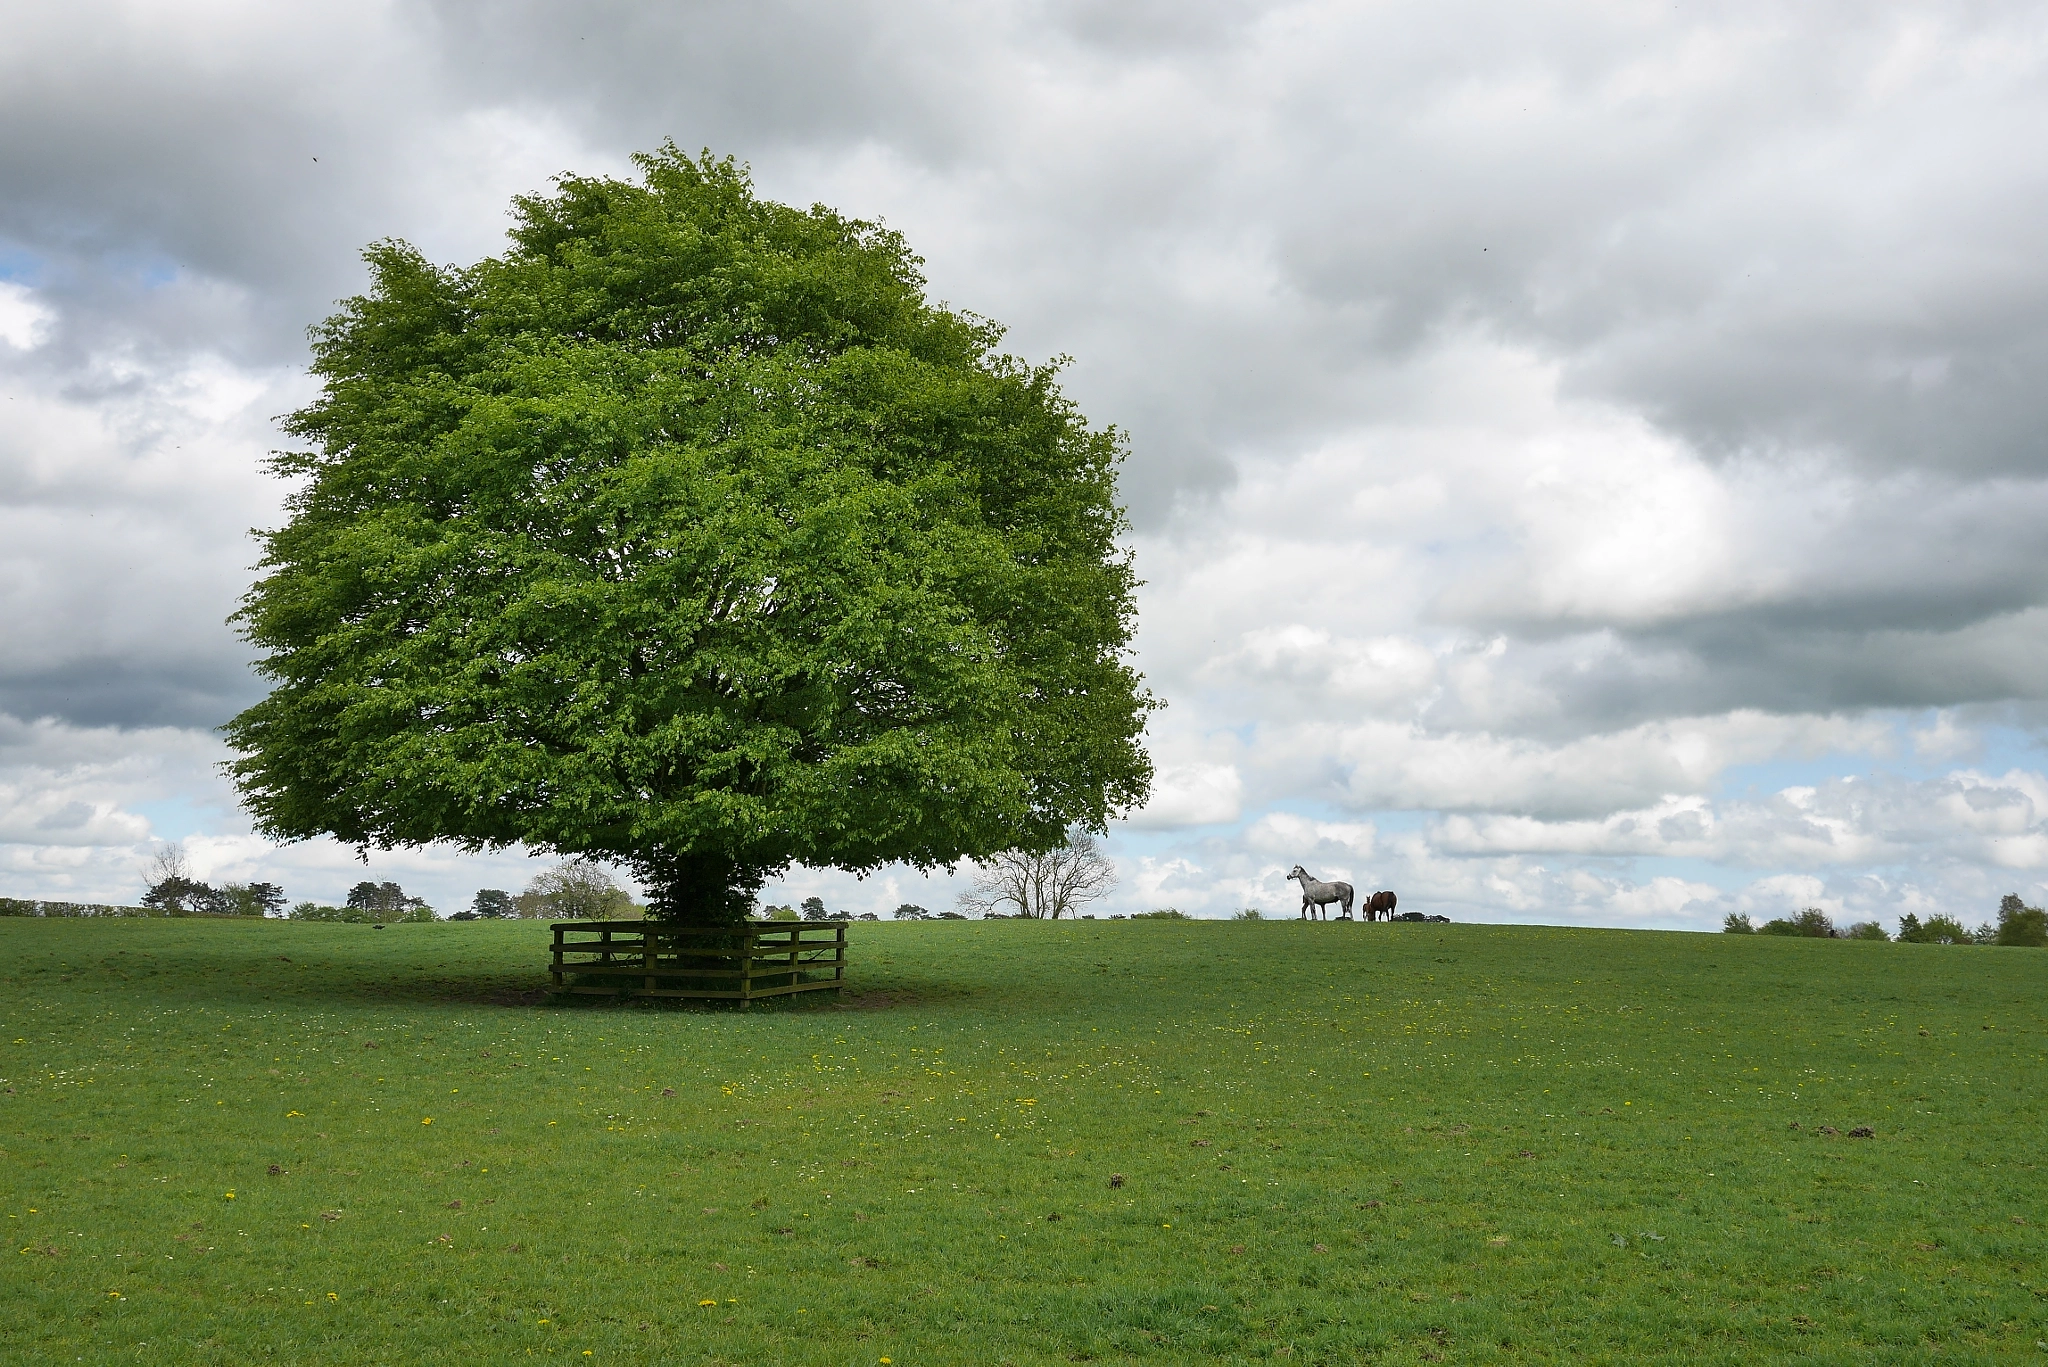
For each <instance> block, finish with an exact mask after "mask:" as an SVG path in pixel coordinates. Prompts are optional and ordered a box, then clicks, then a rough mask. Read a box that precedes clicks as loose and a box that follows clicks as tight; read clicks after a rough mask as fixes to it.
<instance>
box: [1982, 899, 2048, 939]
mask: <svg viewBox="0 0 2048 1367" xmlns="http://www.w3.org/2000/svg"><path fill="white" fill-rule="evenodd" d="M1992 943H1993V944H2000V945H2025V946H2032V947H2034V948H2037V949H2038V948H2041V947H2043V946H2048V911H2043V910H2042V909H2041V908H2040V907H2030V906H2028V905H2027V904H2026V903H2024V902H2022V901H2021V900H2020V899H2019V895H2018V894H2017V893H2007V894H2006V895H2005V897H2004V899H2003V900H2002V901H2000V902H1999V904H1998V928H1997V930H1996V932H1995V933H1994V934H1993V936H1992Z"/></svg>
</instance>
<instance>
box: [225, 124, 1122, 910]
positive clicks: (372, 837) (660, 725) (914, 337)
mask: <svg viewBox="0 0 2048 1367" xmlns="http://www.w3.org/2000/svg"><path fill="white" fill-rule="evenodd" d="M637 162H638V166H639V170H640V173H641V175H640V179H639V180H638V181H637V182H624V181H619V180H613V179H589V178H582V177H574V176H565V177H563V178H561V179H560V180H558V181H557V183H556V189H555V192H554V193H552V194H549V195H543V196H533V197H528V198H522V199H519V200H517V201H515V204H514V210H513V219H514V224H513V227H512V230H511V244H510V248H509V250H508V251H507V252H506V253H505V254H504V255H503V256H501V257H492V258H487V259H485V260H483V261H480V262H478V263H476V264H475V265H473V266H468V267H459V268H458V267H445V268H444V267H437V266H434V265H432V264H430V263H429V262H428V261H427V260H426V259H425V258H424V257H423V256H422V255H421V254H420V253H419V252H417V251H416V250H414V249H413V248H412V247H410V246H407V245H406V244H404V243H401V242H383V243H379V244H376V245H374V246H372V247H371V248H370V249H368V251H367V252H366V253H365V257H366V260H367V261H368V263H369V266H370V270H371V277H372V278H371V284H370V288H369V289H368V291H367V292H366V293H365V294H363V295H361V296H360V297H357V298H353V299H349V300H346V301H344V303H343V304H342V305H341V308H340V310H339V312H337V313H336V314H335V315H334V316H333V317H331V318H329V319H328V320H327V321H326V322H325V323H323V324H321V325H320V326H318V327H317V328H315V329H314V330H313V350H314V364H313V370H314V372H315V374H316V375H317V376H319V378H320V379H321V380H322V381H323V387H322V390H321V392H320V395H319V397H318V398H317V399H315V400H314V401H313V402H312V403H310V404H309V405H308V406H307V407H305V408H304V409H302V410H300V411H299V412H297V413H295V414H293V415H291V416H290V417H289V418H288V419H287V420H286V424H285V425H286V430H287V431H288V432H289V433H290V434H291V435H293V436H294V437H296V438H298V439H300V441H301V442H302V443H303V444H304V449H298V450H292V451H287V452H282V453H279V454H278V455H276V456H274V457H273V461H272V463H273V468H274V469H275V471H276V473H278V474H279V475H281V476H283V477H286V478H288V479H291V480H294V481H296V488H295V489H294V492H293V493H292V495H291V498H290V501H289V519H288V521H287V522H286V524H285V525H284V526H282V527H280V528H278V529H276V530H274V531H272V532H269V533H267V534H266V536H265V538H264V555H263V559H262V562H261V566H260V570H261V574H262V577H261V578H260V579H259V580H258V582H257V583H256V584H255V586H254V587H253V588H252V589H251V591H250V592H249V594H248V596H247V598H246V599H245V600H244V603H243V606H242V609H241V611H240V612H239V613H238V614H237V615H236V621H237V623H238V625H239V626H240V628H241V630H242V632H243V633H244V636H245V638H246V639H247V640H248V641H250V642H251V643H252V644H254V645H255V646H256V647H257V648H258V649H259V650H260V651H261V652H262V654H261V658H260V660H259V661H258V668H259V669H260V670H261V672H262V673H263V674H264V675H265V676H266V677H267V678H268V679H269V680H270V681H271V683H272V690H271V692H270V694H269V696H267V697H266V698H265V699H264V700H263V701H261V702H259V703H257V704H256V705H255V706H253V707H251V708H249V709H248V710H247V711H245V712H243V713H242V714H241V715H240V716H238V717H236V718H235V719H234V720H233V721H232V722H230V723H229V724H228V725H227V727H226V728H225V730H226V732H227V735H228V739H229V741H230V743H231V745H232V746H233V747H234V748H235V750H236V751H237V752H238V753H239V756H240V757H239V758H237V759H235V760H232V761H230V762H229V765H228V767H229V770H230V772H231V773H232V775H233V776H234V778H235V780H236V782H237V784H238V786H239V787H240V789H241V792H242V794H243V798H244V801H245V802H246V804H247V805H248V807H249V809H250V811H251V812H252V813H253V814H254V816H255V818H256V820H257V822H258V825H259V827H260V828H261V829H262V830H263V831H264V832H265V833H266V834H268V835H271V836H273V837H275V838H279V839H286V840H293V839H305V838H310V837H313V836H318V835H323V834H331V835H334V836H336V837H338V838H339V839H341V840H343V841H346V842H349V843H351V844H355V845H357V846H359V847H363V848H368V847H371V846H375V847H378V848H391V847H395V846H401V845H423V844H430V843H434V842H442V841H447V842H453V843H454V844H456V845H458V846H460V847H463V848H467V849H483V848H496V847H503V846H507V845H510V844H513V843H516V842H524V843H525V844H527V845H530V846H534V847H537V848H543V849H550V850H554V851H557V852H560V853H562V854H565V855H572V856H574V855H587V856H593V857H599V858H607V859H616V860H619V861H621V862H624V863H625V864H627V865H628V866H629V867H630V868H632V869H633V871H634V872H635V874H636V875H637V876H638V878H639V879H640V880H641V882H642V883H643V885H644V886H645V887H646V888H647V890H648V894H649V898H650V901H651V903H652V905H653V907H654V909H655V910H656V911H657V912H659V913H660V914H664V915H670V916H679V917H685V918H689V919H695V920H703V921H707V922H711V923H721V922H726V921H730V920H734V919H736V918H737V917H738V916H740V915H741V914H743V912H744V910H745V908H746V907H747V905H748V904H749V903H750V902H751V900H752V897H753V894H754V893H755V891H757V890H758V888H759V887H760V885H761V883H762V882H763V881H765V879H766V878H768V877H770V876H772V875H773V874H774V873H776V872H778V871H779V870H781V869H783V868H785V867H787V866H788V865H789V864H791V863H792V862H796V861H802V862H805V863H809V864H813V865H823V866H837V867H840V868H845V869H851V870H855V871H861V870H867V869H872V868H874V867H877V866H879V865H882V864H885V863H888V862H892V861H905V862H908V863H911V864H913V865H916V866H919V867H925V868H929V867H932V866H934V865H939V864H950V863H952V862H954V861H956V860H959V859H962V858H981V857H986V856H989V855H993V854H995V853H997V852H999V851H1002V850H1006V849H1012V848H1027V849H1047V848H1051V847H1053V846H1055V845H1057V844H1059V843H1060V842H1061V841H1062V840H1063V839H1064V838H1065V835H1066V832H1067V831H1068V829H1069V828H1070V827H1075V826H1079V827H1082V828H1085V829H1093V830H1100V829H1102V828H1103V826H1104V825H1105V823H1106V822H1107V820H1108V819H1109V817H1110V816H1111V815H1113V814H1115V813H1116V812H1117V811H1120V810H1122V809H1125V808H1128V807H1130V806H1132V805H1135V804H1136V803H1138V802H1141V801H1142V800H1143V798H1144V795H1145V792H1146V789H1147V787H1148V784H1149V782H1150V777H1151V770H1150V765H1149V762H1148V761H1147V759H1146V756H1145V754H1144V751H1143V748H1142V744H1141V742H1142V733H1143V727H1144V718H1145V713H1146V711H1147V710H1148V709H1149V708H1150V707H1151V706H1152V705H1153V703H1152V701H1151V699H1150V698H1149V696H1148V695H1147V694H1146V693H1145V692H1144V690H1143V688H1142V684H1141V681H1140V679H1139V678H1138V676H1137V674H1136V673H1135V672H1134V671H1133V669H1132V668H1131V667H1130V665H1129V663H1128V661H1127V658H1126V657H1127V653H1128V646H1129V642H1130V638H1131V633H1132V630H1133V627H1134V624H1135V610H1134V607H1133V603H1132V590H1133V586H1134V582H1135V581H1134V579H1133V575H1132V569H1131V566H1130V563H1129V560H1128V557H1127V556H1126V555H1125V554H1124V553H1123V552H1122V551H1121V550H1120V549H1119V547H1118V544H1117V539H1118V537H1119V536H1120V534H1121V533H1122V532H1123V531H1124V530H1125V524H1124V519H1123V514H1122V510H1121V509H1120V508H1119V506H1118V504H1117V501H1116V489H1115V478H1116V470H1117V466H1118V464H1119V462H1120V460H1121V457H1122V443H1121V439H1120V437H1119V436H1118V434H1117V433H1116V432H1115V431H1114V430H1113V429H1112V430H1098V429H1093V428H1091V427H1090V426H1089V425H1088V423H1087V421H1086V420H1085V418H1084V417H1083V416H1082V415H1081V414H1080V413H1079V412H1078V411H1077V409H1076V408H1075V406H1074V405H1073V404H1072V403H1071V401H1069V400H1068V399H1067V398H1066V397H1065V396H1064V395H1063V394H1062V393H1061V392H1060V389H1059V387H1058V384H1057V382H1056V366H1053V365H1044V366H1038V365H1031V364H1027V363H1025V362H1023V361H1020V360H1018V359H1016V358H1014V357H1011V356H1008V355H1006V354H1003V353H1002V352H1001V351H1000V350H999V349H998V345H999V341H1000V337H1001V330H1000V329H999V328H998V327H997V326H996V325H995V324H993V323H990V322H988V321H986V320H984V319H981V318H977V317H975V316H973V315H970V314H966V313H962V312H958V311H954V310H951V309H948V308H946V307H942V306H939V305H935V304H933V303H931V302H929V301H927V300H926V298H925V296H924V281H923V278H922V276H921V275H920V271H919V267H920V264H921V263H920V262H919V260H918V259H917V258H916V257H915V256H913V255H911V253H910V251H909V249H908V248H907V246H906V245H905V243H904V242H903V240H902V239H901V238H900V237H899V236H898V235H897V234H895V233H894V232H891V231H889V230H887V229H884V228H882V227H879V226H877V225H874V224H870V223H864V222H859V221H856V220H852V219H847V218H843V217H841V216H840V215H838V214H837V213H834V212H833V211H831V210H830V209H827V208H824V207H822V206H817V207H813V208H811V209H809V210H798V209H794V208H790V207H788V206H784V205H780V204H775V203H771V202H768V201H765V200H762V199H760V198H758V197H756V196H755V194H754V193H753V188H752V185H751V183H750V181H749V178H748V176H747V174H746V172H745V171H744V169H743V168H740V167H738V166H736V165H735V164H734V163H733V162H732V161H730V160H729V159H728V160H719V159H715V158H713V157H712V156H711V155H710V154H708V153H707V154H704V155H702V156H700V157H694V158H693V157H690V156H687V155H684V154H682V153H680V152H679V151H678V150H677V149H676V148H675V147H674V146H673V144H669V145H666V146H664V147H663V148H662V149H660V150H659V151H657V152H655V153H652V154H647V155H643V156H641V157H639V158H638V159H637Z"/></svg>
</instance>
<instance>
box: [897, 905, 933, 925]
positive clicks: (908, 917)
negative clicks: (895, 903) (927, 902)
mask: <svg viewBox="0 0 2048 1367" xmlns="http://www.w3.org/2000/svg"><path fill="white" fill-rule="evenodd" d="M890 914H891V915H893V916H894V917H895V918H896V919H897V920H899V921H929V920H931V919H932V914H931V913H930V912H928V911H926V910H925V909H924V908H923V907H921V906H919V905H918V904H917V903H915V902H905V903H904V904H903V905H902V906H900V907H898V908H896V910H895V911H894V912H892V913H890Z"/></svg>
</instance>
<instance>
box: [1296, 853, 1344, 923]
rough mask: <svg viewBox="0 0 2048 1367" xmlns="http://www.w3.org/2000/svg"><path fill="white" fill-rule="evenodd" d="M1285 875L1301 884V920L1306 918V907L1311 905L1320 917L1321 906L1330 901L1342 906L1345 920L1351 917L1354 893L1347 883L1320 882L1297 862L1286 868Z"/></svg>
mask: <svg viewBox="0 0 2048 1367" xmlns="http://www.w3.org/2000/svg"><path fill="white" fill-rule="evenodd" d="M1287 876H1288V877H1289V878H1291V879H1293V880H1295V881H1296V882H1299V883H1300V884H1301V916H1302V919H1303V920H1307V919H1308V909H1309V908H1310V907H1311V906H1313V907H1314V908H1315V909H1316V917H1317V918H1318V919H1321V918H1322V917H1323V915H1324V912H1323V908H1324V907H1326V906H1328V905H1329V904H1330V903H1332V902H1336V903H1337V904H1339V905H1340V906H1342V907H1343V908H1344V919H1345V920H1347V921H1348V920H1350V919H1351V899H1352V897H1353V895H1354V894H1353V893H1352V891H1351V885H1350V884H1349V883H1324V882H1320V881H1318V880H1317V879H1314V878H1311V877H1310V876H1309V872H1308V870H1307V869H1305V868H1303V867H1302V866H1301V865H1299V864H1296V865H1295V866H1294V867H1293V868H1292V869H1290V870H1288V873H1287Z"/></svg>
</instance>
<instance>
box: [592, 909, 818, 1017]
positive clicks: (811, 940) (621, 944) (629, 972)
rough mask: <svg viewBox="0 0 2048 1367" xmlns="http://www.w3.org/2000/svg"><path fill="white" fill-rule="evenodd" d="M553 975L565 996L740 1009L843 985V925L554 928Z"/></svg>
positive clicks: (599, 925)
mask: <svg viewBox="0 0 2048 1367" xmlns="http://www.w3.org/2000/svg"><path fill="white" fill-rule="evenodd" d="M554 929H555V950H554V963H553V967H552V973H553V976H554V980H555V987H556V989H557V990H558V991H563V992H588V993H603V994H606V995H616V996H629V997H709V998H717V999H721V1000H726V1001H737V1002H739V1003H740V1004H741V1005H742V1006H744V1005H746V1003H748V1002H750V1001H753V1000H755V999H756V998H760V997H782V996H787V995H789V994H790V993H793V992H821V991H835V992H836V991H838V990H839V989H840V988H842V987H844V986H845V985H846V925H845V923H844V922H838V921H835V922H827V923H822V924H821V923H818V922H796V923H790V922H781V921H777V922H769V923H766V924H746V925H738V926H731V927H719V928H711V927H703V926H675V925H669V924H667V923H665V922H662V921H557V922H555V924H554Z"/></svg>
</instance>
